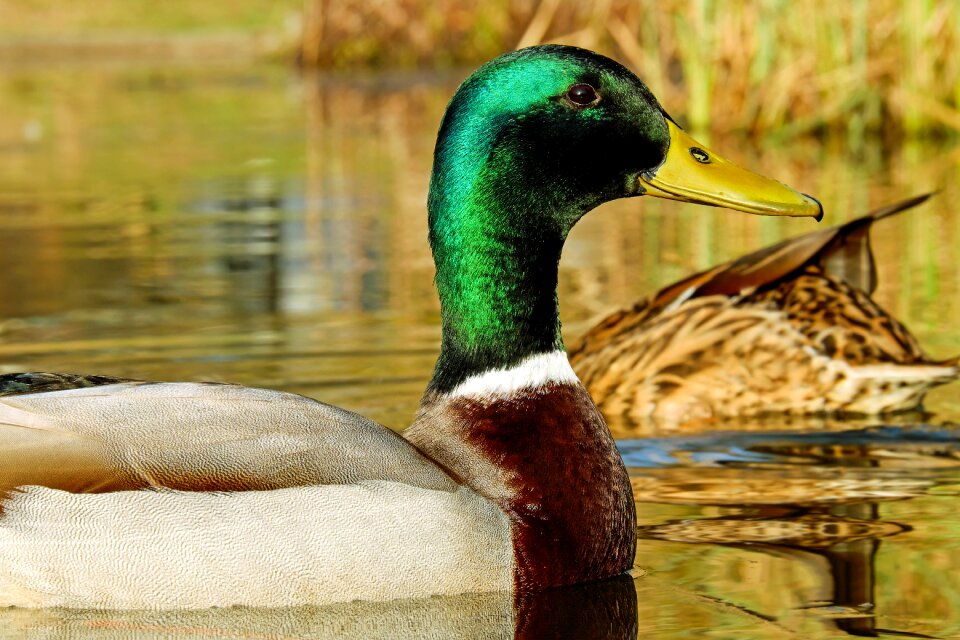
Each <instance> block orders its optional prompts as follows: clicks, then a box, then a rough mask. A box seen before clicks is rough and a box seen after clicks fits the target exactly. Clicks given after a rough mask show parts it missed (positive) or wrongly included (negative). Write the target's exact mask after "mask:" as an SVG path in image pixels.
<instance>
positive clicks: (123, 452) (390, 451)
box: [0, 376, 454, 492]
mask: <svg viewBox="0 0 960 640" xmlns="http://www.w3.org/2000/svg"><path fill="white" fill-rule="evenodd" d="M34 379H35V380H41V378H40V377H37V376H35V377H34ZM46 381H47V383H51V384H58V385H60V386H64V385H65V384H66V382H67V381H65V380H60V381H59V382H57V381H56V380H55V377H53V376H47V377H46ZM40 386H41V387H43V386H47V387H49V386H50V384H46V385H43V384H41V385H40ZM362 480H390V481H395V482H403V483H407V484H411V485H414V486H421V487H428V488H434V489H450V488H452V487H453V486H454V483H453V481H452V480H451V479H450V478H449V476H447V474H446V473H444V472H443V471H442V470H441V469H440V468H439V467H437V465H435V464H434V463H433V462H431V461H430V460H429V459H427V458H426V457H424V456H423V455H422V454H420V453H419V452H418V451H417V450H416V449H415V448H414V447H413V446H411V445H410V444H409V443H407V442H406V441H405V440H403V439H402V438H401V437H400V436H398V435H397V434H395V433H394V432H392V431H390V430H389V429H387V428H385V427H383V426H381V425H379V424H377V423H375V422H373V421H371V420H369V419H367V418H364V417H363V416H360V415H358V414H355V413H352V412H350V411H346V410H345V409H340V408H339V407H334V406H331V405H328V404H324V403H321V402H317V401H315V400H311V399H309V398H305V397H303V396H299V395H296V394H291V393H283V392H279V391H270V390H266V389H255V388H251V387H243V386H239V385H226V384H212V383H182V382H181V383H165V382H160V383H149V382H121V383H114V384H102V385H98V386H78V387H76V388H72V389H61V390H58V391H42V392H36V393H24V394H20V395H7V396H5V397H2V398H0V489H10V488H12V487H16V486H21V485H27V484H30V485H41V486H47V487H52V488H60V489H66V490H70V491H74V492H102V491H109V490H117V489H136V488H143V487H166V488H171V489H181V490H188V491H238V490H249V489H277V488H283V487H293V486H303V485H309V484H346V483H352V482H358V481H362Z"/></svg>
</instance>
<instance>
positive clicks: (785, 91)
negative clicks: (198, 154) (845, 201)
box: [0, 0, 960, 139]
mask: <svg viewBox="0 0 960 640" xmlns="http://www.w3.org/2000/svg"><path fill="white" fill-rule="evenodd" d="M0 16H2V17H3V18H2V20H0V64H4V63H9V62H11V61H19V62H24V61H28V62H29V61H37V60H51V59H53V60H61V61H62V60H75V59H78V58H81V59H90V58H98V59H106V60H109V59H117V58H123V57H158V58H164V59H195V58H204V59H210V58H217V57H224V58H226V57H229V58H232V59H237V58H240V59H243V58H251V59H256V58H269V59H273V60H277V61H280V62H286V63H289V64H295V63H297V64H300V65H302V66H304V67H307V68H318V69H340V70H342V69H350V70H353V69H358V68H363V69H368V68H376V69H384V68H407V69H410V68H416V69H438V68H450V67H455V68H461V67H463V68H466V67H472V66H475V65H477V64H478V63H480V62H482V61H484V60H487V59H489V58H491V57H493V56H495V55H497V54H499V53H501V52H503V51H507V50H510V49H513V48H516V47H520V46H526V45H531V44H536V43H540V42H562V43H568V44H575V45H579V46H583V47H588V48H591V49H595V50H598V51H600V52H603V53H606V54H608V55H611V56H613V57H615V58H617V59H619V60H621V61H623V62H625V63H626V64H627V65H628V66H630V67H631V68H632V69H633V70H635V71H636V72H637V73H638V74H639V75H640V76H641V77H642V78H643V79H644V80H645V81H646V82H647V83H648V84H649V85H650V87H651V88H652V89H653V91H654V93H656V94H657V95H658V96H659V97H660V98H661V100H662V101H663V102H664V104H665V105H668V107H669V108H670V109H672V110H674V111H676V112H678V113H681V114H683V117H684V118H685V119H686V124H688V125H689V126H691V127H692V128H694V129H697V130H702V129H710V130H713V131H719V132H725V131H749V132H753V133H767V132H775V133H776V135H777V136H784V137H790V136H794V135H798V134H805V133H822V132H825V131H834V132H843V133H846V134H847V135H849V136H851V138H854V139H857V138H860V137H861V136H863V135H864V134H865V133H875V134H879V135H883V136H884V137H890V136H893V137H898V136H901V135H903V134H907V135H929V134H935V135H942V134H945V133H948V132H956V131H958V130H960V55H956V51H957V50H958V49H960V3H958V2H957V0H844V1H841V2H838V1H836V0H806V1H805V2H802V3H796V2H791V1H790V0H747V1H744V2H722V1H720V0H589V1H585V2H580V1H574V0H234V1H233V2H229V3H217V2H185V1H173V2H160V3H157V2H147V0H98V2H97V3H96V8H95V9H94V8H93V7H92V5H90V4H88V3H63V2H56V1H55V0H0Z"/></svg>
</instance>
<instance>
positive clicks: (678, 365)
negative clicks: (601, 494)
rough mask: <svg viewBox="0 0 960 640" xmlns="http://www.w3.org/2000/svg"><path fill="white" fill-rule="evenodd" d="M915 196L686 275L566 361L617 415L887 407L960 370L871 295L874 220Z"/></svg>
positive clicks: (611, 322)
mask: <svg viewBox="0 0 960 640" xmlns="http://www.w3.org/2000/svg"><path fill="white" fill-rule="evenodd" d="M925 199H926V197H921V198H914V199H911V200H908V201H904V202H902V203H898V204H896V205H893V206H891V207H886V208H884V209H880V210H878V211H875V212H873V213H871V214H867V215H866V216H863V217H861V218H857V219H856V220H852V221H851V222H848V223H846V224H844V225H841V226H838V227H834V228H832V229H826V230H823V231H817V232H814V233H812V234H807V235H805V236H800V237H798V238H794V239H792V240H789V241H787V242H784V243H781V244H779V245H776V246H773V247H768V248H766V249H762V250H760V251H758V252H756V253H754V254H750V255H748V256H744V257H742V258H739V259H738V260H735V261H733V262H731V263H728V264H725V265H721V266H719V267H715V268H713V269H710V270H708V271H705V272H703V273H700V274H697V275H695V276H691V277H690V278H688V279H686V280H684V281H683V282H681V283H678V284H676V285H671V286H669V287H667V288H665V289H663V290H662V291H661V292H660V293H659V294H657V296H654V297H653V298H652V299H650V300H648V301H645V302H642V303H639V304H638V305H636V306H635V307H633V308H632V309H629V310H624V311H620V312H617V313H615V314H613V315H611V316H609V317H607V318H606V319H604V320H603V321H601V322H600V323H599V324H598V325H597V326H595V327H594V328H593V329H591V330H590V331H588V332H587V333H586V335H584V336H583V338H581V340H580V341H579V342H578V344H576V345H574V346H573V348H571V350H570V361H571V364H572V365H573V367H574V369H575V370H576V372H577V375H578V376H580V378H581V380H582V381H583V383H584V384H585V385H586V387H587V388H588V390H589V391H590V394H591V395H592V396H593V398H594V400H595V401H596V403H597V405H598V406H599V407H600V409H601V411H603V413H604V414H605V415H606V416H608V417H609V418H615V417H627V418H630V419H632V420H643V419H648V418H654V419H663V420H666V421H670V422H685V421H691V420H702V419H712V418H720V417H728V416H747V415H760V414H765V413H779V412H786V413H817V412H850V413H867V414H874V413H883V412H888V411H899V410H905V409H911V408H914V407H916V406H917V405H919V404H920V403H921V402H922V400H923V397H924V395H925V394H926V392H927V391H928V390H929V389H930V388H931V387H933V386H935V385H938V384H943V383H945V382H948V381H950V380H953V379H955V378H956V377H957V376H958V374H960V369H958V367H957V366H956V361H955V360H951V361H934V360H932V359H930V358H928V357H927V356H926V355H925V354H924V352H923V350H922V349H921V348H920V345H919V344H918V342H917V340H916V338H914V337H913V336H912V335H911V334H910V332H909V331H908V330H907V328H906V327H904V326H903V324H901V323H900V322H899V321H897V320H896V319H895V318H893V317H892V316H891V315H890V314H889V313H887V312H886V311H885V310H884V309H882V308H881V307H880V306H879V305H877V304H876V302H874V301H873V299H872V298H871V297H870V294H871V293H872V291H873V289H874V288H875V287H876V270H875V268H874V263H873V254H872V251H871V250H870V245H869V236H868V232H869V228H870V225H871V224H872V223H873V222H875V221H876V220H879V219H881V218H884V217H886V216H889V215H892V214H893V213H897V212H900V211H903V210H906V209H907V208H909V207H912V206H914V205H916V204H919V202H922V201H923V200H925Z"/></svg>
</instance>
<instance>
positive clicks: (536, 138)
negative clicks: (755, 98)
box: [428, 45, 822, 389]
mask: <svg viewBox="0 0 960 640" xmlns="http://www.w3.org/2000/svg"><path fill="white" fill-rule="evenodd" d="M644 195H650V196H656V197H663V198H671V199H677V200H684V201H688V202H697V203H701V204H707V205H713V206H724V207H728V208H732V209H739V210H741V211H746V212H749V213H763V214H769V215H790V216H800V215H803V216H812V217H815V218H818V219H819V217H820V216H821V215H822V208H821V207H820V204H819V203H818V202H817V201H816V200H814V199H813V198H810V197H808V196H805V195H802V194H800V193H797V192H796V191H794V190H793V189H790V188H789V187H786V186H784V185H782V184H780V183H779V182H776V181H774V180H770V179H768V178H764V177H762V176H759V175H757V174H754V173H752V172H750V171H747V170H745V169H742V168H739V167H737V166H736V165H734V164H733V163H730V162H728V161H726V160H724V159H723V158H722V157H720V156H719V155H717V154H716V153H714V152H713V151H711V150H709V149H708V148H707V147H706V146H704V145H702V144H700V143H698V142H696V141H695V140H694V139H693V138H691V137H690V136H688V135H687V134H686V133H684V132H683V131H682V130H681V129H680V127H678V126H677V125H676V124H675V123H674V122H673V120H671V118H670V117H669V116H668V115H667V113H666V112H665V111H664V109H663V107H661V106H660V104H659V103H658V102H657V99H656V98H655V97H654V96H653V94H652V93H651V92H650V90H649V89H647V87H646V86H645V85H644V84H643V83H642V82H641V81H640V80H639V79H638V78H637V77H636V76H635V75H634V74H633V73H631V72H630V71H629V70H627V69H626V68H625V67H623V66H622V65H620V64H618V63H616V62H614V61H613V60H610V59H609V58H606V57H604V56H601V55H598V54H596V53H593V52H590V51H586V50H583V49H578V48H575V47H568V46H558V45H545V46H537V47H530V48H527V49H522V50H519V51H515V52H512V53H508V54H505V55H503V56H500V57H499V58H496V59H495V60H492V61H491V62H489V63H487V64H486V65H484V66H483V67H481V68H480V69H478V70H477V71H476V72H475V73H474V74H473V75H471V76H470V77H469V78H468V79H467V80H466V81H465V82H464V83H463V84H462V85H461V86H460V88H459V89H458V90H457V92H456V94H455V95H454V97H453V99H452V100H451V102H450V105H449V106H448V108H447V111H446V114H445V115H444V118H443V122H442V124H441V127H440V133H439V136H438V139H437V146H436V150H435V157H434V167H433V174H432V179H431V184H430V196H429V204H428V206H429V222H430V241H431V246H432V248H433V252H434V259H435V262H436V264H437V287H438V290H439V293H440V298H441V304H442V316H443V325H444V339H443V349H442V352H441V353H442V355H441V359H440V363H439V365H438V369H437V372H436V375H435V378H434V385H433V386H434V388H438V389H443V388H449V387H450V385H453V384H455V383H456V382H457V381H458V380H462V379H463V378H464V377H465V376H466V375H469V374H471V373H476V372H477V371H482V370H484V369H487V368H490V367H503V366H509V365H510V364H511V363H514V362H516V361H517V360H518V359H519V358H521V357H523V356H524V355H529V354H530V353H535V352H548V351H551V350H557V349H561V350H562V348H563V347H562V343H561V340H560V334H559V319H558V316H557V313H556V271H557V262H558V260H559V257H560V251H561V249H562V245H563V242H564V240H565V239H566V237H567V234H568V233H569V231H570V230H571V228H572V227H573V225H574V224H575V223H576V222H577V220H579V219H580V218H581V217H582V216H583V215H584V214H585V213H587V212H588V211H590V210H591V209H593V208H595V207H596V206H597V205H599V204H602V203H604V202H607V201H609V200H614V199H617V198H626V197H635V196H644ZM454 370H457V371H458V372H457V373H456V374H452V375H448V374H449V373H450V372H451V371H454Z"/></svg>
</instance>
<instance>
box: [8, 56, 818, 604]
mask: <svg viewBox="0 0 960 640" xmlns="http://www.w3.org/2000/svg"><path fill="white" fill-rule="evenodd" d="M644 194H652V195H656V196H660V197H669V198H678V199H682V200H688V201H692V202H702V203H707V204H713V205H723V206H728V207H731V208H735V209H741V210H744V211H748V212H754V213H768V214H786V215H811V216H816V217H819V216H820V215H822V209H821V208H820V206H819V203H817V202H816V201H815V200H813V199H812V198H809V197H807V196H803V195H801V194H799V193H796V192H794V191H792V190H791V189H789V188H787V187H785V186H783V185H781V184H779V183H777V182H774V181H772V180H767V179H765V178H761V177H760V176H756V175H755V174H751V173H749V172H747V171H745V170H743V169H739V168H737V167H736V166H734V165H731V164H730V163H728V162H726V161H724V160H723V159H722V158H720V157H718V156H715V155H713V153H712V152H710V151H708V150H706V149H705V148H703V146H702V145H700V144H698V143H697V142H696V141H694V140H693V139H692V138H690V137H688V136H687V135H686V134H685V133H683V132H682V131H681V130H680V129H679V127H677V125H676V124H674V123H673V121H672V120H671V119H670V118H669V116H667V114H666V113H665V112H664V111H663V109H662V107H661V106H660V105H659V104H658V103H657V101H656V99H655V98H654V97H653V95H651V93H650V91H649V90H648V89H647V88H646V87H645V86H644V85H643V84H642V83H641V82H640V81H639V80H638V79H637V78H636V77H635V76H634V75H633V74H632V73H630V72H629V71H628V70H627V69H625V68H624V67H622V66H620V65H619V64H617V63H616V62H614V61H612V60H609V59H607V58H604V57H602V56H599V55H597V54H594V53H591V52H589V51H584V50H581V49H576V48H571V47H563V46H541V47H533V48H529V49H524V50H521V51H517V52H514V53H509V54H506V55H504V56H502V57H500V58H497V59H496V60H494V61H492V62H490V63H488V64H486V65H484V66H483V67H481V68H480V69H479V70H478V71H477V72H476V73H474V74H473V75H472V76H471V77H470V78H469V79H467V80H466V82H464V83H463V85H462V86H461V87H460V88H459V89H458V90H457V92H456V95H455V96H454V97H453V100H452V101H451V103H450V105H449V107H448V108H447V112H446V114H445V116H444V118H443V122H442V124H441V126H440V132H439V137H438V141H437V146H436V151H435V161H434V167H433V176H432V180H431V184H430V197H429V203H428V209H429V226H430V243H431V246H432V248H433V256H434V261H435V263H436V266H437V275H436V283H437V289H438V290H439V294H440V300H441V307H442V320H443V341H442V349H441V352H440V356H439V360H438V362H437V365H436V370H435V371H434V374H433V378H432V380H431V381H430V383H429V386H428V387H427V390H426V393H425V395H424V398H423V403H422V406H421V408H420V411H419V413H418V415H417V416H416V419H415V422H414V424H413V426H412V427H410V429H409V430H408V431H407V432H406V434H405V436H406V437H405V438H403V437H400V436H399V435H397V434H395V433H393V432H391V431H389V430H388V429H386V428H384V427H382V426H380V425H378V424H375V423H373V422H371V421H370V420H367V419H366V418H363V417H362V416H359V415H356V414H353V413H350V412H348V411H345V410H343V409H339V408H337V407H333V406H330V405H326V404H321V403H319V402H315V401H313V400H310V399H307V398H304V397H300V396H296V395H292V394H289V393H282V392H278V391H267V390H263V389H252V388H246V387H241V386H234V385H220V384H195V383H145V382H129V381H115V380H110V379H102V378H101V379H91V378H82V377H81V378H77V379H71V378H69V377H63V376H56V375H52V376H51V375H45V374H33V375H31V374H27V375H19V376H12V377H6V378H5V380H4V384H6V385H7V387H8V388H10V389H12V390H13V392H14V395H10V396H8V397H5V398H3V399H2V404H0V425H2V428H0V447H2V449H0V450H3V451H5V452H6V455H5V456H4V464H3V465H0V467H2V474H0V475H2V477H3V481H4V483H5V485H6V487H7V488H13V487H20V488H19V489H17V490H16V491H11V492H8V493H7V495H6V497H5V498H4V499H3V501H2V504H0V507H2V517H0V604H2V605H23V606H67V607H110V608H157V607H208V606H225V605H260V606H281V605H294V604H300V603H326V602H336V601H349V600H356V599H363V600H386V599H393V598H412V597H422V596H429V595H435V594H452V593H463V592H468V591H486V590H508V591H509V590H514V593H518V592H536V591H541V590H544V589H548V588H551V587H555V586H560V585H568V584H573V583H578V582H585V581H591V580H597V579H600V578H605V577H609V576H614V575H618V574H621V573H623V572H624V571H626V570H628V569H629V568H630V567H631V564H632V561H633V555H634V545H635V540H636V533H635V512H634V506H633V498H632V494H631V489H630V482H629V479H628V477H627V473H626V469H625V468H624V465H623V462H622V460H621V458H620V455H619V454H618V453H617V449H616V447H615V446H614V442H613V439H612V438H611V436H610V433H609V431H608V430H607V427H606V425H605V424H604V422H603V419H602V418H601V416H600V413H599V412H598V411H597V409H596V407H595V406H594V404H593V402H592V401H591V400H590V396H589V395H588V394H587V391H586V390H585V389H584V388H583V386H582V385H581V384H580V383H579V381H578V380H577V377H576V375H574V373H573V370H572V369H571V368H570V365H569V363H568V361H567V356H566V354H565V352H564V349H563V344H562V342H561V339H560V322H559V316H558V311H557V297H556V287H557V264H558V261H559V259H560V251H561V249H562V247H563V243H564V239H565V238H566V236H567V234H568V232H569V231H570V229H571V228H572V227H573V225H574V223H576V221H577V220H578V219H579V218H580V217H581V216H583V215H584V214H585V213H587V212H588V211H590V210H591V209H593V208H594V207H596V206H597V205H599V204H600V203H602V202H605V201H608V200H611V199H614V198H622V197H630V196H640V195H644ZM90 385H92V386H90ZM54 388H56V389H57V390H52V389H54ZM571 458H573V459H572V460H571ZM23 485H33V486H26V487H24V486H23ZM145 489H146V490H145Z"/></svg>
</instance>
